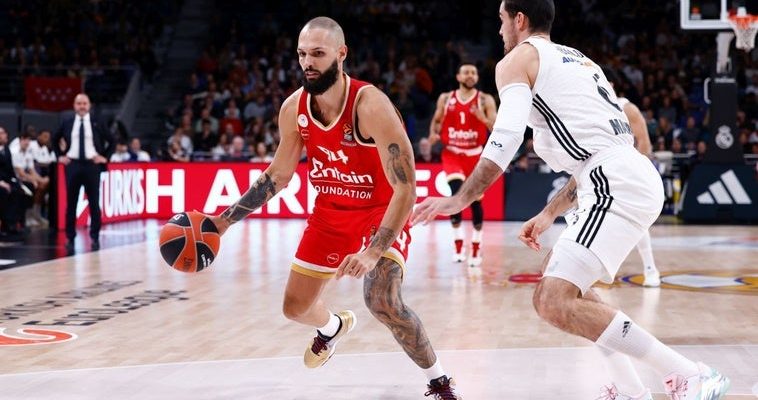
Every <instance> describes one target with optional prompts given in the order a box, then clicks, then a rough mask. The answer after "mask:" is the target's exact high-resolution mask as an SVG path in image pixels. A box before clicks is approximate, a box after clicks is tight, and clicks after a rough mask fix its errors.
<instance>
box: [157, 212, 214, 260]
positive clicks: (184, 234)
mask: <svg viewBox="0 0 758 400" xmlns="http://www.w3.org/2000/svg"><path fill="white" fill-rule="evenodd" d="M159 241H160V247H161V255H162V256H163V259H164V260H166V262H167V263H168V265H170V266H171V267H172V268H174V269H176V270H179V271H182V272H198V271H201V270H203V269H204V268H208V266H209V265H211V263H212V262H213V259H214V258H216V254H218V248H219V245H220V244H221V235H219V234H218V229H216V224H214V223H213V221H211V219H210V218H208V216H206V215H203V214H201V213H199V212H197V211H189V212H183V213H179V214H176V215H174V216H173V217H171V219H170V220H168V222H166V225H163V228H161V235H160V239H159Z"/></svg>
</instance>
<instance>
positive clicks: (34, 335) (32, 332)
mask: <svg viewBox="0 0 758 400" xmlns="http://www.w3.org/2000/svg"><path fill="white" fill-rule="evenodd" d="M17 332H18V333H20V334H22V335H25V336H13V335H9V334H7V333H5V328H0V346H27V345H33V344H49V343H61V342H67V341H69V340H74V339H76V337H77V336H76V335H75V334H73V333H69V332H63V331H57V330H52V329H26V328H24V329H19V330H18V331H17Z"/></svg>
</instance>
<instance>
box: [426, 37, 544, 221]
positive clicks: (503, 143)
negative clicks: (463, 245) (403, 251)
mask: <svg viewBox="0 0 758 400" xmlns="http://www.w3.org/2000/svg"><path fill="white" fill-rule="evenodd" d="M538 69H539V58H538V54H537V50H536V49H534V47H532V46H530V45H526V46H518V47H516V48H515V49H514V50H512V51H511V52H510V53H508V55H507V56H505V58H503V59H502V60H501V61H500V62H499V63H497V67H495V76H496V79H497V87H498V89H499V94H500V108H499V109H498V111H497V116H496V119H495V124H494V127H493V129H492V134H491V135H490V137H489V139H487V145H486V146H485V147H484V151H483V152H482V156H481V158H480V160H479V163H478V164H477V165H476V168H474V172H473V173H472V174H471V176H470V177H469V178H468V179H466V180H465V181H464V182H463V186H462V187H461V189H460V190H459V191H458V193H456V194H455V195H454V196H451V197H446V198H439V197H436V198H435V197H429V198H427V199H425V200H424V201H423V202H422V203H421V204H420V205H419V206H418V207H416V210H415V211H414V212H413V217H412V218H411V223H412V224H414V225H415V224H417V223H419V222H423V223H428V222H429V221H432V220H434V218H436V217H437V216H438V215H450V214H455V213H457V212H459V211H460V210H462V209H463V208H464V207H466V206H468V205H469V204H471V202H472V201H474V200H476V199H478V198H480V197H481V196H482V194H483V193H484V191H485V190H486V189H487V188H488V187H490V185H492V183H493V182H495V181H496V180H497V178H498V177H499V176H500V175H501V174H502V173H503V171H505V169H506V168H507V167H508V164H510V162H511V160H512V159H513V156H514V155H515V154H516V151H517V150H518V148H519V146H520V145H521V142H522V141H523V140H524V130H525V129H526V122H527V119H528V118H529V113H530V111H531V109H532V92H531V87H532V86H533V82H534V81H535V79H536V74H537V71H538Z"/></svg>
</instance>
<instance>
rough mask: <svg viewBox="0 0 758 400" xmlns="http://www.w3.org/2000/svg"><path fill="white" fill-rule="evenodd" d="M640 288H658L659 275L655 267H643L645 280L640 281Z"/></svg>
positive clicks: (659, 283)
mask: <svg viewBox="0 0 758 400" xmlns="http://www.w3.org/2000/svg"><path fill="white" fill-rule="evenodd" d="M642 286H645V287H659V286H661V273H660V272H658V269H657V268H655V266H652V265H649V266H647V267H645V280H644V281H642Z"/></svg>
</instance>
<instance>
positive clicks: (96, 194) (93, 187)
mask: <svg viewBox="0 0 758 400" xmlns="http://www.w3.org/2000/svg"><path fill="white" fill-rule="evenodd" d="M90 108H91V104H90V100H89V97H88V96H87V95H86V94H84V93H80V94H78V95H76V97H75V98H74V111H75V112H76V114H75V115H74V116H73V117H71V118H68V119H65V120H64V121H63V122H62V123H61V126H60V127H59V128H58V132H56V134H55V138H54V139H53V145H54V146H55V149H56V154H57V155H58V161H59V162H60V163H61V164H63V165H65V166H66V238H67V239H68V241H67V242H66V251H67V252H68V253H69V254H73V252H74V238H75V237H76V203H77V201H78V200H79V191H80V190H81V188H82V186H83V187H84V191H85V193H86V194H87V199H88V201H89V207H90V218H91V224H90V238H91V239H92V241H91V246H92V250H99V249H100V223H101V217H100V172H101V171H104V170H105V169H106V163H107V162H108V157H110V154H111V153H112V152H113V150H114V148H115V147H116V140H115V138H114V137H113V136H112V135H111V134H110V132H108V130H107V129H106V127H105V125H104V124H101V123H99V122H97V121H95V120H94V119H92V118H91V117H90Z"/></svg>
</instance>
